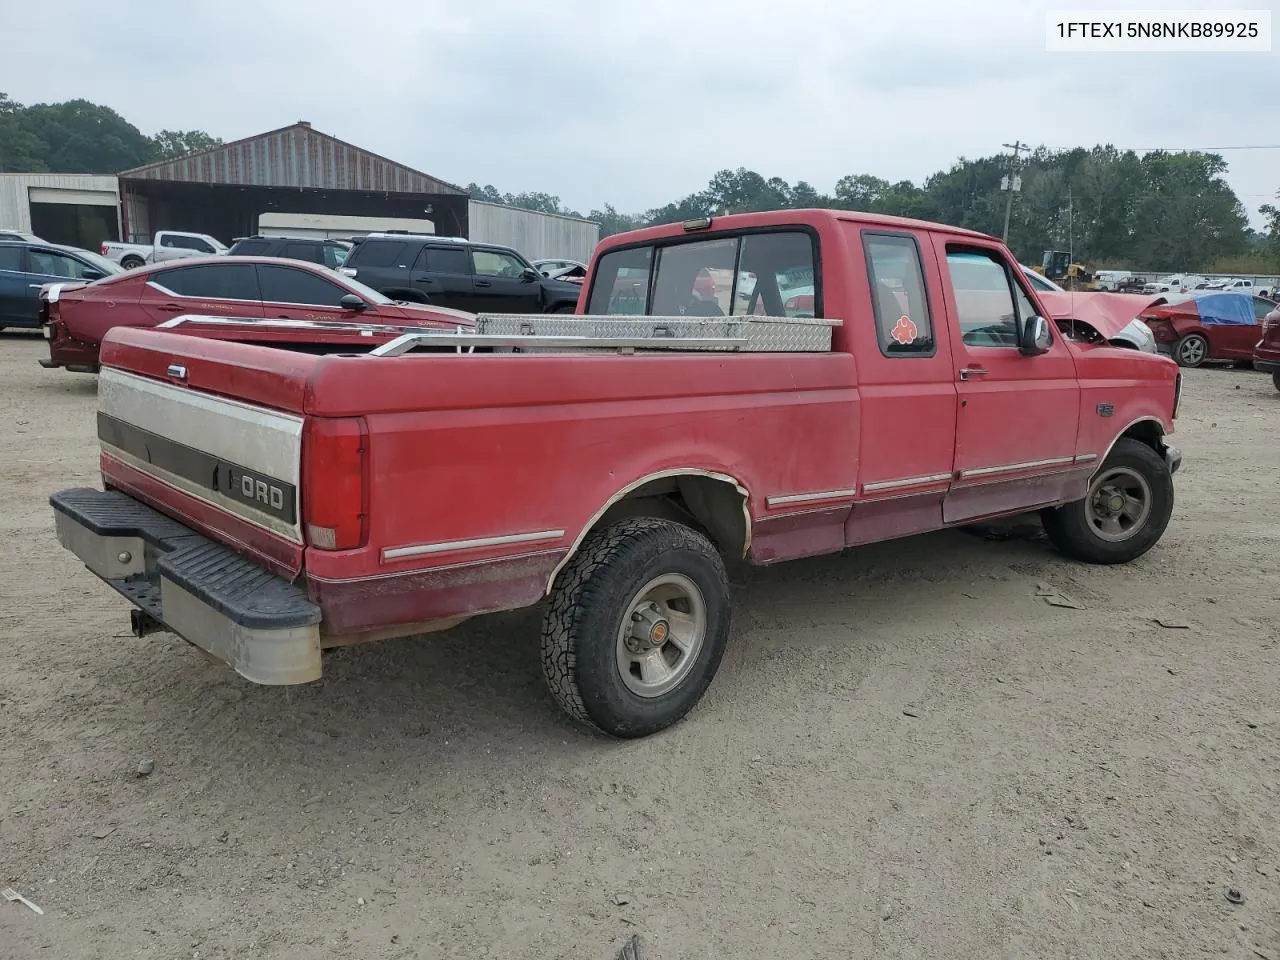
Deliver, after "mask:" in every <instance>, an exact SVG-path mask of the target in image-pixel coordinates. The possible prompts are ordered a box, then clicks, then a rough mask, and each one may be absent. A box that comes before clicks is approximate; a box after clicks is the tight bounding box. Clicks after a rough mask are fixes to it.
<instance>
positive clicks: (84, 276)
mask: <svg viewBox="0 0 1280 960" xmlns="http://www.w3.org/2000/svg"><path fill="white" fill-rule="evenodd" d="M105 276H106V274H105V273H103V272H102V271H101V270H81V271H80V279H81V280H101V279H102V278H103V277H105Z"/></svg>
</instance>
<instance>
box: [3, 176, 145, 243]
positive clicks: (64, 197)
mask: <svg viewBox="0 0 1280 960" xmlns="http://www.w3.org/2000/svg"><path fill="white" fill-rule="evenodd" d="M33 191H34V192H35V193H36V198H35V199H36V200H37V201H38V202H41V203H74V204H94V205H102V206H115V207H116V208H117V210H118V209H119V203H120V200H119V197H120V191H119V187H118V181H117V180H116V178H115V177H112V176H103V175H99V174H89V173H0V227H6V228H8V229H10V230H18V231H20V232H22V233H31V232H32V231H31V199H32V196H31V195H32V192H33ZM118 220H119V214H118V213H117V226H119V222H118Z"/></svg>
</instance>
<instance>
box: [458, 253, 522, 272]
mask: <svg viewBox="0 0 1280 960" xmlns="http://www.w3.org/2000/svg"><path fill="white" fill-rule="evenodd" d="M471 259H472V261H473V262H474V263H475V272H476V276H478V277H505V278H510V279H517V278H519V276H520V274H522V273H523V272H524V264H523V263H521V262H520V261H519V260H518V259H516V258H515V257H513V256H512V255H511V254H509V253H502V252H501V251H499V250H478V249H473V250H472V251H471Z"/></svg>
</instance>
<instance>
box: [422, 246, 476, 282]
mask: <svg viewBox="0 0 1280 960" xmlns="http://www.w3.org/2000/svg"><path fill="white" fill-rule="evenodd" d="M418 269H419V270H422V271H424V272H425V273H442V274H446V275H448V276H455V277H469V276H470V275H471V259H470V258H469V257H468V256H467V251H466V250H465V249H460V248H458V247H424V248H423V250H422V256H421V257H419V258H418Z"/></svg>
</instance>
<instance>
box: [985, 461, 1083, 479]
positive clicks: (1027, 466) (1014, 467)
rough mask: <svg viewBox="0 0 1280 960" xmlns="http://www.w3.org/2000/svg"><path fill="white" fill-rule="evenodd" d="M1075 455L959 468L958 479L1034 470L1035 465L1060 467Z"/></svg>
mask: <svg viewBox="0 0 1280 960" xmlns="http://www.w3.org/2000/svg"><path fill="white" fill-rule="evenodd" d="M1075 462H1076V458H1075V457H1073V456H1072V457H1050V458H1049V459H1048V460H1028V461H1026V462H1025V463H1006V464H1001V465H1000V466H998V467H975V468H974V469H972V470H961V471H960V479H961V480H965V479H967V478H969V477H987V476H990V475H991V474H993V473H1015V472H1017V471H1019V470H1034V469H1035V468H1036V467H1060V466H1063V465H1064V464H1069V463H1075Z"/></svg>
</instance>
